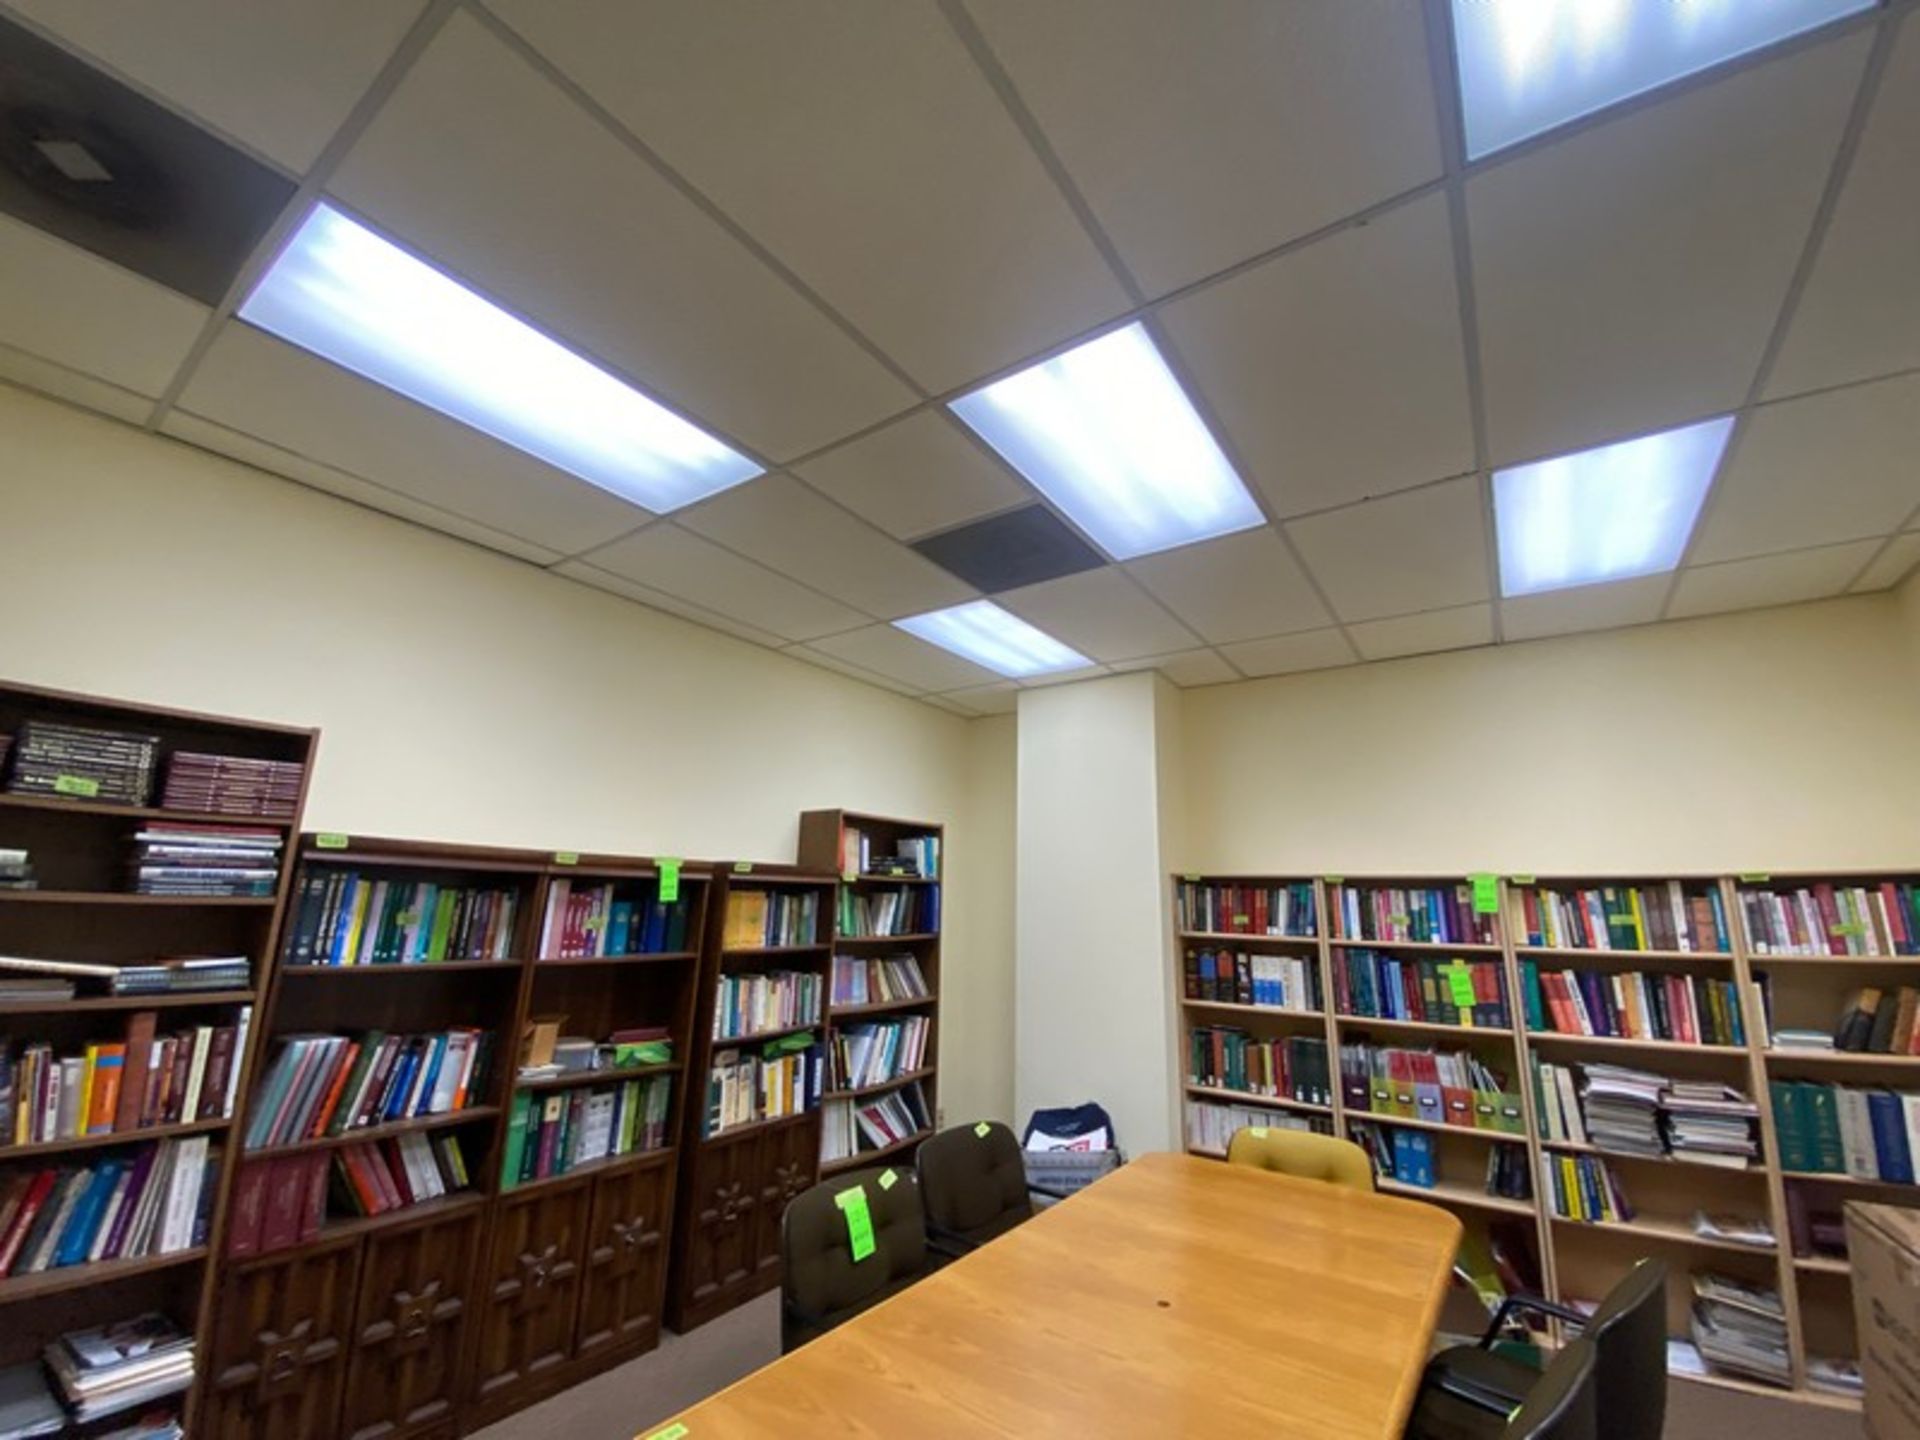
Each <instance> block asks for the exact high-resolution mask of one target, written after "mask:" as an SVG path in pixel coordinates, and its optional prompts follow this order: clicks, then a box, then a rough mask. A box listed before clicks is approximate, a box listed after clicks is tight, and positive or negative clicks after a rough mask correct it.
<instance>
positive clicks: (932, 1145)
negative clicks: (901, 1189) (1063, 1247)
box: [913, 1120, 1033, 1263]
mask: <svg viewBox="0 0 1920 1440" xmlns="http://www.w3.org/2000/svg"><path fill="white" fill-rule="evenodd" d="M913 1163H914V1168H915V1169H916V1170H917V1171H918V1172H919V1176H920V1200H921V1203H922V1204H924V1205H925V1206H926V1211H927V1244H928V1245H929V1246H930V1247H931V1248H932V1250H933V1251H934V1253H935V1254H936V1255H940V1256H944V1257H946V1258H947V1259H957V1258H958V1257H959V1256H962V1255H964V1254H966V1253H967V1252H968V1251H969V1250H975V1249H978V1248H979V1247H980V1246H982V1245H984V1244H986V1243H987V1241H989V1240H991V1239H993V1238H994V1237H995V1236H999V1235H1004V1234H1006V1233H1007V1231H1009V1230H1011V1229H1013V1227H1014V1226H1016V1225H1019V1224H1021V1223H1022V1222H1024V1221H1027V1220H1030V1219H1032V1218H1033V1201H1032V1199H1031V1197H1030V1195H1029V1192H1028V1187H1027V1167H1026V1159H1025V1156H1024V1155H1022V1153H1021V1150H1020V1142H1019V1141H1018V1140H1016V1139H1014V1137H1013V1131H1011V1130H1009V1129H1008V1128H1007V1127H1006V1126H1005V1125H1001V1124H999V1123H998V1122H990V1121H984V1120H983V1121H981V1122H980V1123H979V1124H978V1125H956V1126H954V1127H953V1128H952V1129H950V1130H942V1131H941V1132H940V1133H939V1134H938V1135H935V1136H933V1137H932V1138H931V1139H929V1140H926V1141H923V1142H922V1143H921V1146H920V1151H919V1154H918V1155H916V1156H915V1157H914V1162H913ZM936 1263H938V1262H936Z"/></svg>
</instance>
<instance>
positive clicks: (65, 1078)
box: [0, 1006, 252, 1145]
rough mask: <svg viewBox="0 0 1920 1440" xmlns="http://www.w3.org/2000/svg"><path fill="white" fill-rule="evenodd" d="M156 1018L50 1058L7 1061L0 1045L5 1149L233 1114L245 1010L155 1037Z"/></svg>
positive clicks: (46, 1049)
mask: <svg viewBox="0 0 1920 1440" xmlns="http://www.w3.org/2000/svg"><path fill="white" fill-rule="evenodd" d="M159 1018H160V1017H159V1015H158V1014H157V1013H156V1012H154V1011H152V1010H141V1011H137V1012H135V1013H134V1014H132V1015H130V1016H128V1017H127V1027H126V1032H125V1037H124V1038H123V1039H121V1040H116V1041H112V1042H100V1043H94V1044H90V1045H88V1046H87V1047H86V1048H85V1049H84V1050H83V1051H82V1052H81V1053H80V1054H78V1055H67V1056H60V1057H56V1056H55V1055H54V1053H53V1047H52V1046H51V1045H47V1044H34V1045H28V1046H26V1047H25V1048H24V1049H23V1050H21V1051H20V1052H19V1054H18V1055H16V1054H15V1053H14V1051H13V1045H12V1042H11V1041H8V1042H5V1043H4V1044H0V1115H4V1116H5V1117H6V1132H5V1142H4V1143H6V1144H11V1145H35V1144H43V1143H45V1142H47V1141H50V1140H71V1139H74V1138H76V1137H79V1136H82V1135H113V1134H122V1133H130V1132H133V1131H137V1130H143V1129H146V1128H148V1127H149V1126H154V1125H180V1124H186V1123H189V1122H191V1121H196V1120H211V1119H214V1118H216V1117H219V1116H225V1115H231V1114H232V1113H233V1100H234V1094H235V1091H236V1090H237V1088H238V1087H237V1086H236V1085H235V1083H234V1079H235V1070H236V1068H237V1061H238V1057H239V1055H240V1054H241V1047H242V1046H243V1045H244V1044H245V1034H246V1030H247V1028H248V1027H249V1026H250V1025H251V1023H252V1007H251V1006H243V1007H241V1010H240V1012H239V1014H238V1015H237V1016H236V1017H235V1018H234V1020H233V1021H232V1022H231V1023H228V1024H225V1025H193V1026H187V1027H184V1028H182V1029H180V1030H177V1031H175V1032H173V1033H172V1034H170V1035H164V1036H163V1035H161V1034H159Z"/></svg>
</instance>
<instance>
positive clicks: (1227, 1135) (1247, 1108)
mask: <svg viewBox="0 0 1920 1440" xmlns="http://www.w3.org/2000/svg"><path fill="white" fill-rule="evenodd" d="M1248 1129H1253V1130H1260V1129H1266V1130H1310V1131H1312V1132H1313V1133H1314V1134H1317V1135H1331V1134H1332V1133H1333V1122H1332V1121H1330V1120H1325V1119H1322V1118H1321V1117H1319V1116H1317V1115H1314V1116H1307V1115H1289V1114H1287V1113H1285V1112H1284V1111H1280V1110H1258V1109H1255V1108H1254V1107H1253V1106H1251V1105H1223V1104H1217V1103H1215V1102H1214V1101H1212V1100H1193V1099H1189V1100H1188V1101H1187V1144H1189V1145H1191V1146H1193V1147H1194V1148H1195V1149H1196V1150H1211V1151H1216V1152H1219V1153H1222V1154H1224V1153H1225V1152H1226V1148H1227V1145H1228V1143H1229V1142H1230V1141H1231V1140H1232V1139H1233V1137H1234V1134H1235V1132H1237V1131H1240V1130H1248Z"/></svg>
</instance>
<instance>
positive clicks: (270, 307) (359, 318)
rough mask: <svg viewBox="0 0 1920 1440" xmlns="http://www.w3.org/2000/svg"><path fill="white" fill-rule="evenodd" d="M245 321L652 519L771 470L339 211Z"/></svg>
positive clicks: (274, 272)
mask: <svg viewBox="0 0 1920 1440" xmlns="http://www.w3.org/2000/svg"><path fill="white" fill-rule="evenodd" d="M240 318H241V319H242V320H245V321H247V322H248V323H249V324H252V325H257V326H259V327H260V328H261V329H262V330H265V331H267V332H268V333H269V334H273V335H277V336H279V337H280V338H281V339H282V340H286V341H289V342H290V343H292V344H294V345H298V346H299V347H300V348H301V349H303V350H311V351H312V352H313V353H314V354H316V355H319V356H322V357H324V358H325V359H328V360H331V361H333V363H334V364H336V365H341V366H344V367H346V368H347V369H349V370H352V371H354V372H355V373H356V374H359V375H364V376H365V377H366V378H367V379H369V380H372V381H374V382H375V383H377V384H380V385H384V386H386V387H387V388H388V389H390V390H397V391H399V392H400V393H401V394H402V395H405V396H407V397H408V398H409V399H412V400H417V401H419V402H420V403H421V404H422V405H426V406H429V407H431V408H432V409H435V410H438V411H439V412H440V413H441V414H443V415H448V416H451V417H452V418H453V419H455V420H458V421H460V422H461V423H462V424H463V425H471V426H472V427H473V428H474V429H476V430H483V431H485V432H486V433H487V434H489V435H491V436H493V438H494V439H496V440H500V441H503V442H504V443H506V444H508V445H511V446H513V447H514V448H515V449H518V450H524V451H526V453H527V454H529V455H532V456H534V457H535V458H537V459H540V460H544V461H546V462H547V464H549V465H552V466H555V467H557V468H558V469H561V470H565V471H566V472H567V473H568V474H570V475H577V476H579V477H580V478H581V479H582V480H585V481H586V482H587V483H588V484H590V485H597V486H599V487H600V488H601V489H602V490H606V491H608V492H610V493H612V494H614V495H618V496H620V497H621V498H622V499H623V500H630V501H632V502H633V503H634V504H635V505H639V506H643V507H644V508H646V509H648V510H655V511H666V510H677V509H679V508H680V507H681V506H682V505H687V504H691V503H692V502H693V501H695V500H698V499H701V498H702V497H704V496H707V495H711V494H713V493H714V492H715V491H718V490H725V489H727V488H728V487H729V486H732V485H738V484H739V483H740V482H741V481H743V480H750V479H752V478H753V477H754V476H755V475H758V474H759V473H760V468H761V467H760V466H758V465H756V464H755V463H754V462H753V461H752V460H750V459H748V458H747V457H746V456H745V455H742V454H740V453H739V452H738V451H735V450H733V449H730V448H729V447H728V446H726V445H723V444H721V443H720V442H719V441H718V440H716V439H714V438H713V437H712V436H711V435H709V434H707V433H706V432H705V431H703V430H701V429H699V428H698V427H697V426H694V425H690V424H688V423H687V422H686V421H685V420H682V419H681V418H680V417H679V416H678V415H675V414H674V413H673V412H672V411H670V410H668V409H667V408H666V407H665V406H662V405H660V404H658V403H656V402H655V401H652V400H649V399H648V398H647V397H646V396H645V395H642V394H641V393H640V392H639V391H638V390H636V389H634V388H633V387H632V386H631V385H628V384H627V383H626V382H625V381H623V380H618V379H615V378H614V377H613V376H612V375H609V374H608V373H607V372H606V371H605V370H602V369H601V368H600V367H599V366H597V365H595V364H593V363H592V362H591V361H588V360H583V359H582V358H581V357H580V356H578V355H576V354H574V353H573V352H572V351H571V350H569V349H567V348H566V347H565V346H563V345H560V344H558V343H557V342H555V341H553V340H550V339H548V338H547V337H546V336H545V335H542V334H541V333H540V332H539V331H538V330H535V329H534V328H533V327H532V326H531V325H528V324H527V323H526V322H525V321H523V320H518V319H516V318H515V317H513V316H512V315H509V314H508V313H507V312H506V311H504V310H502V309H501V308H500V307H499V306H497V305H495V304H494V303H493V302H492V301H490V300H484V299H482V298H481V297H480V296H478V295H476V294H474V293H473V292H472V291H471V290H469V289H467V288H466V287H465V286H464V285H461V284H460V283H459V282H458V281H455V280H452V279H450V278H449V277H447V276H446V275H443V274H441V273H440V272H439V271H438V270H436V269H434V268H433V267H432V266H431V265H428V264H427V263H426V262H424V261H422V260H418V259H416V258H415V257H413V256H412V255H409V254H408V253H407V252H406V251H404V250H402V249H401V248H400V247H399V246H397V245H394V244H392V243H390V242H389V241H387V240H383V239H382V238H381V237H380V236H378V235H376V234H374V233H373V232H372V231H371V230H368V229H367V228H366V227H365V226H363V225H359V224H356V223H355V222H354V221H352V220H349V219H348V218H347V217H346V216H344V215H342V214H340V213H339V212H338V211H337V210H333V209H331V208H329V207H328V206H326V205H321V206H318V207H316V208H315V210H314V212H313V214H312V215H310V216H308V217H307V221H306V223H305V224H304V225H302V226H301V227H300V231H299V233H298V234H297V235H295V236H294V237H293V242H292V243H291V244H289V245H288V246H287V248H286V249H285V251H283V252H282V253H281V256H280V258H279V259H278V260H276V261H275V262H274V264H273V268H272V269H270V270H268V271H267V273H266V275H265V276H264V277H263V278H262V279H261V281H260V283H259V284H258V285H257V286H255V287H254V291H253V293H252V294H251V295H249V296H248V297H247V301H246V303H245V304H244V305H242V306H241V307H240Z"/></svg>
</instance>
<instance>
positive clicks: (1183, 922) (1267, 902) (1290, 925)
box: [1174, 880, 1315, 939]
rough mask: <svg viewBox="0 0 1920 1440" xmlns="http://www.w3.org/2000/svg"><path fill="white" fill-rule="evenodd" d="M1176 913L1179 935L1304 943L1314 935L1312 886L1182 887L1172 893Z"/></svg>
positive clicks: (1190, 884) (1189, 884)
mask: <svg viewBox="0 0 1920 1440" xmlns="http://www.w3.org/2000/svg"><path fill="white" fill-rule="evenodd" d="M1174 908H1175V913H1176V915H1177V916H1178V920H1179V927H1180V929H1182V930H1189V931H1198V932H1200V933H1202V934H1215V935H1219V934H1234V935H1290V936H1293V937H1295V938H1297V939H1308V938H1311V937H1312V935H1313V934H1314V919H1315V917H1314V908H1313V886H1312V884H1311V883H1310V882H1307V881H1300V882H1298V883H1296V884H1292V885H1232V884H1211V883H1203V882H1201V881H1198V880H1186V881H1182V882H1181V884H1180V886H1179V888H1178V889H1177V890H1176V891H1175V892H1174Z"/></svg>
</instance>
